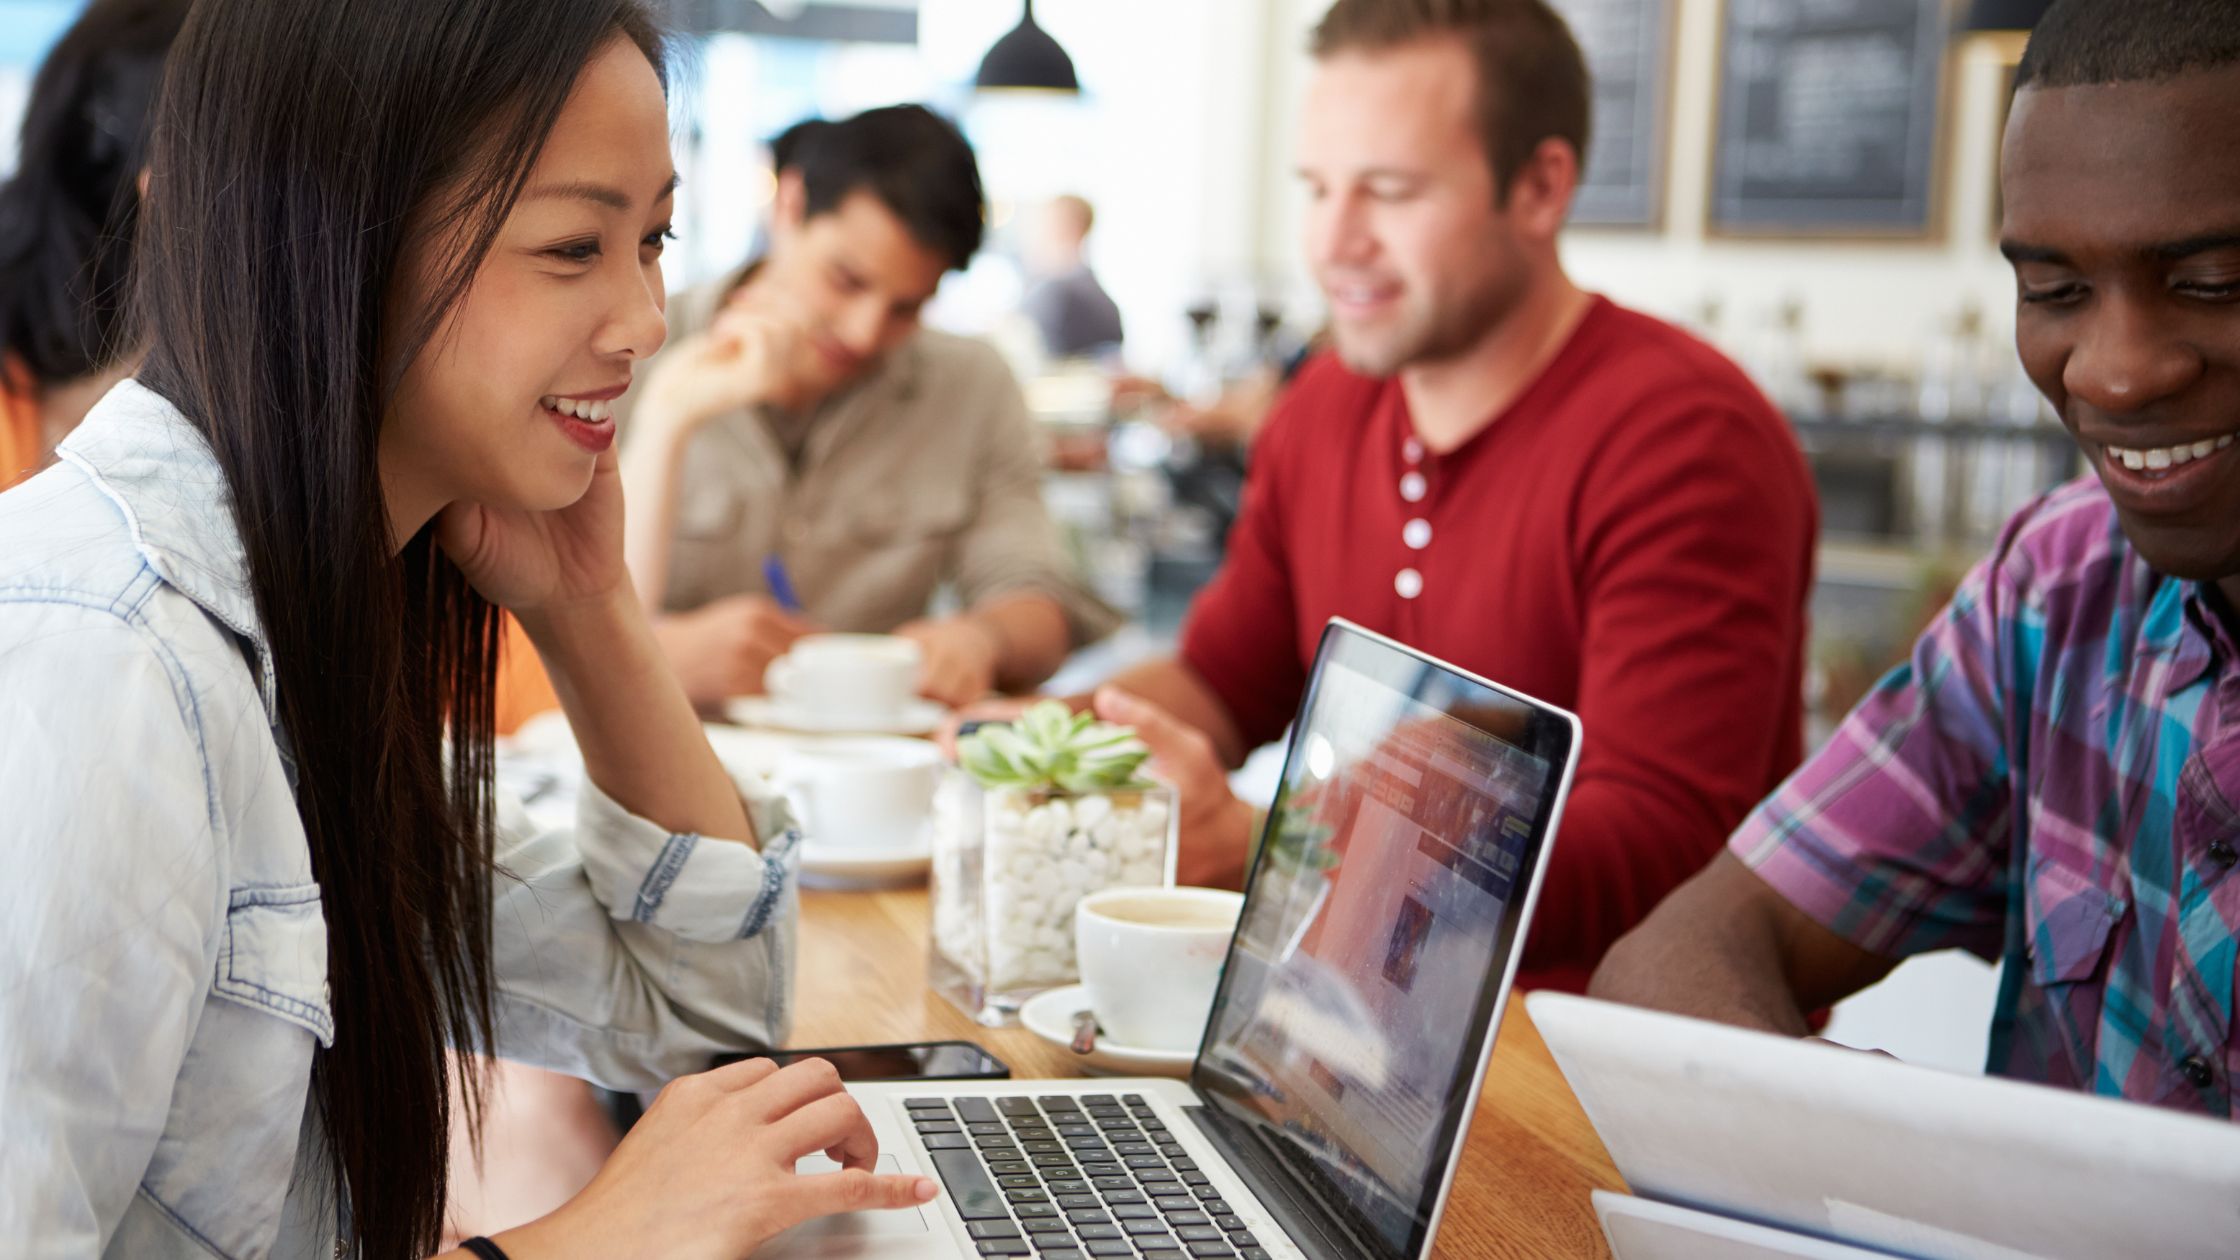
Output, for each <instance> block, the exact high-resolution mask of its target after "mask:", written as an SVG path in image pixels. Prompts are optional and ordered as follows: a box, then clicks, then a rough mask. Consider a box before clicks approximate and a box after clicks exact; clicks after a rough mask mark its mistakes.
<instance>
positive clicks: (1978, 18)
mask: <svg viewBox="0 0 2240 1260" xmlns="http://www.w3.org/2000/svg"><path fill="white" fill-rule="evenodd" d="M2052 7H2053V0H1968V12H1967V16H1965V17H1963V18H1961V19H1960V29H1961V30H1963V31H2028V30H2031V29H2033V28H2035V27H2036V26H2037V25H2038V19H2039V18H2042V17H2044V16H2045V15H2046V10H2047V9H2050V8H2052Z"/></svg>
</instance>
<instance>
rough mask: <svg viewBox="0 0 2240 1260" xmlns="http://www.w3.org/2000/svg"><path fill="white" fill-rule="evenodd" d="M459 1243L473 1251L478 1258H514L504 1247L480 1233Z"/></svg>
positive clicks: (507, 1259) (478, 1259)
mask: <svg viewBox="0 0 2240 1260" xmlns="http://www.w3.org/2000/svg"><path fill="white" fill-rule="evenodd" d="M459 1245H460V1246H462V1247H464V1248H466V1249H467V1250H469V1251H471V1252H473V1253H474V1254H475V1257H476V1260H513V1258H512V1257H511V1256H508V1255H507V1254H506V1253H505V1249H504V1248H502V1247H500V1246H499V1245H498V1244H496V1243H494V1242H491V1241H490V1240H489V1239H487V1238H484V1237H482V1236H480V1235H476V1236H475V1237H473V1238H469V1239H468V1240H466V1241H465V1242H463V1243H460V1244H459Z"/></svg>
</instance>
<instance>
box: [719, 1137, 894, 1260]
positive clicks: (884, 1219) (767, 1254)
mask: <svg viewBox="0 0 2240 1260" xmlns="http://www.w3.org/2000/svg"><path fill="white" fill-rule="evenodd" d="M839 1169H840V1165H838V1164H835V1163H833V1162H832V1161H831V1160H829V1159H826V1158H825V1157H824V1156H822V1155H811V1156H809V1157H808V1158H807V1159H804V1160H802V1161H801V1162H800V1163H798V1164H796V1165H794V1171H795V1172H797V1173H800V1174H802V1175H803V1176H809V1175H812V1174H815V1173H828V1172H838V1171H839ZM878 1171H879V1172H882V1173H907V1172H911V1171H913V1170H912V1169H911V1168H909V1167H908V1166H906V1165H904V1164H903V1162H902V1160H901V1158H900V1157H898V1156H895V1155H881V1156H880V1157H879V1166H878ZM932 1232H933V1222H932V1221H931V1220H930V1219H928V1217H927V1214H926V1209H925V1208H924V1207H923V1206H920V1207H908V1208H897V1209H895V1210H893V1211H891V1212H843V1213H841V1214H840V1215H838V1216H826V1217H820V1218H818V1219H817V1220H813V1221H805V1222H803V1223H801V1224H799V1225H796V1226H794V1227H793V1228H792V1229H789V1230H787V1231H786V1232H784V1233H782V1234H780V1235H778V1236H777V1237H776V1238H773V1239H771V1240H770V1241H769V1242H767V1243H764V1244H763V1245H762V1246H761V1247H759V1248H757V1249H756V1250H755V1253H754V1254H755V1260H843V1258H846V1260H853V1258H854V1257H858V1256H861V1257H864V1258H865V1260H875V1258H878V1257H885V1256H922V1255H925V1254H927V1253H926V1249H925V1247H924V1245H923V1243H922V1241H921V1242H919V1243H917V1244H915V1245H913V1243H912V1242H911V1240H912V1239H918V1240H923V1239H924V1238H925V1236H926V1235H927V1234H930V1233H932Z"/></svg>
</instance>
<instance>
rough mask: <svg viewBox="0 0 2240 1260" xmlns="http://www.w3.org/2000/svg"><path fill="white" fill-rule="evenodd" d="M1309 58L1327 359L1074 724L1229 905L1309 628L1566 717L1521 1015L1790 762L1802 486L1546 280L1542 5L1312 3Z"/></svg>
mask: <svg viewBox="0 0 2240 1260" xmlns="http://www.w3.org/2000/svg"><path fill="white" fill-rule="evenodd" d="M1313 52H1314V56H1315V62H1316V64H1315V69H1314V74H1313V77H1312V79H1311V81H1310V84H1309V87H1308V92H1307V97H1306V103H1305V108H1304V110H1303V112H1302V115H1301V122H1300V125H1301V139H1300V144H1299V172H1300V175H1301V177H1302V179H1303V181H1304V182H1305V184H1306V187H1307V192H1308V195H1309V198H1310V202H1309V207H1308V210H1307V224H1306V234H1305V235H1306V240H1307V249H1308V255H1309V261H1310V263H1311V264H1312V266H1313V268H1314V271H1315V275H1316V279H1317V281H1318V283H1319V284H1320V286H1321V288H1322V291H1323V295H1324V297H1325V299H1326V300H1327V301H1328V304H1329V310H1330V333H1331V338H1332V344H1333V347H1334V351H1335V353H1332V354H1324V355H1320V356H1317V357H1316V358H1314V359H1313V360H1312V361H1311V362H1309V363H1308V364H1307V365H1306V367H1305V368H1304V369H1303V370H1302V371H1301V372H1300V374H1299V376H1298V379H1297V380H1296V381H1294V382H1293V383H1292V384H1291V386H1290V387H1289V389H1288V390H1286V391H1285V392H1284V393H1283V395H1282V396H1281V398H1280V399H1279V400H1278V401H1277V402H1276V403H1275V405H1274V407H1273V409H1272V411H1271V412H1270V413H1269V415H1268V418H1267V420H1266V422H1265V423H1264V424H1263V425H1261V426H1260V428H1259V431H1258V434H1257V436H1256V437H1255V439H1254V441H1253V448H1252V465H1251V475H1250V479H1249V481H1248V483H1247V486H1246V490H1245V497H1244V506H1243V511H1242V514H1241V515H1240V516H1239V518H1238V520H1237V523H1236V526H1235V527H1234V528H1233V529H1232V530H1231V531H1230V534H1229V545H1228V551H1227V555H1226V557H1225V558H1224V561H1223V564H1222V568H1221V571H1220V572H1219V573H1218V574H1217V575H1216V576H1215V577H1214V579H1213V581H1212V582H1211V583H1210V584H1209V585H1208V586H1207V587H1206V589H1205V590H1204V591H1202V592H1201V593H1200V594H1199V596H1198V598H1197V600H1196V601H1195V602H1194V603H1193V605H1192V607H1191V610H1190V615H1189V618H1188V620H1187V621H1186V622H1185V624H1184V627H1183V635H1182V644H1181V651H1180V652H1179V654H1178V655H1176V656H1173V657H1170V658H1167V659H1163V660H1156V661H1152V662H1148V663H1146V664H1143V665H1141V666H1138V667H1136V668H1134V669H1131V670H1129V671H1127V672H1125V673H1123V674H1121V675H1120V676H1119V677H1118V678H1117V679H1116V680H1115V683H1116V685H1113V686H1108V687H1106V688H1104V689H1103V690H1101V691H1100V692H1099V693H1098V695H1097V696H1096V697H1095V704H1096V708H1097V709H1098V711H1099V713H1100V714H1101V715H1103V716H1105V717H1107V718H1108V719H1110V720H1113V721H1116V722H1120V723H1123V724H1126V725H1131V726H1135V727H1137V728H1138V729H1139V730H1140V731H1142V732H1143V734H1144V736H1145V738H1146V740H1147V741H1148V742H1149V743H1151V745H1152V747H1153V749H1154V754H1155V759H1156V760H1155V768H1156V769H1157V770H1158V771H1159V772H1160V773H1162V774H1163V775H1164V776H1165V777H1167V778H1168V779H1169V780H1171V781H1172V782H1174V783H1175V784H1176V785H1177V787H1178V788H1179V790H1180V793H1181V798H1182V805H1181V811H1182V827H1183V841H1182V846H1183V847H1182V878H1183V880H1184V882H1188V883H1208V882H1222V883H1234V882H1236V881H1237V880H1239V879H1240V878H1241V877H1242V874H1243V871H1244V868H1245V864H1246V862H1247V861H1248V859H1249V856H1250V852H1251V843H1252V839H1253V837H1254V835H1255V834H1256V833H1257V820H1256V813H1255V811H1254V810H1253V809H1252V808H1251V807H1250V806H1249V805H1247V804H1246V803H1244V802H1242V801H1240V800H1239V799H1238V798H1237V797H1236V796H1235V795H1234V794H1232V792H1231V791H1230V788H1229V783H1228V779H1227V774H1226V771H1227V769H1228V768H1229V767H1233V766H1236V765H1239V764H1241V763H1242V762H1243V760H1244V758H1245V756H1246V754H1248V753H1249V752H1251V750H1252V749H1254V748H1256V747H1258V746H1260V745H1262V744H1265V743H1268V742H1270V741H1272V740H1274V739H1276V738H1277V737H1279V736H1280V735H1281V734H1282V733H1283V730H1284V727H1285V725H1286V724H1287V723H1288V722H1289V721H1290V718H1291V716H1292V714H1293V713H1294V712H1295V711H1296V710H1297V707H1298V704H1299V700H1300V696H1301V694H1302V692H1303V690H1304V688H1305V685H1306V679H1307V671H1308V667H1309V665H1310V664H1311V661H1312V658H1313V653H1314V651H1315V648H1316V645H1317V643H1318V642H1319V640H1320V637H1321V634H1322V629H1323V626H1324V625H1325V623H1326V622H1327V621H1328V620H1329V618H1331V617H1333V616H1343V617H1346V618H1349V619H1351V620H1353V621H1356V622H1359V623H1361V624H1363V625H1366V626H1368V627H1369V628H1371V629H1373V630H1376V631H1379V632H1382V633H1384V634H1388V635H1391V636H1392V637H1394V638H1397V639H1399V640H1401V641H1402V642H1405V643H1408V644H1411V645H1413V646H1415V647H1418V648H1421V649H1423V650H1425V651H1428V652H1431V653H1433V654H1435V655H1437V656H1439V657H1442V658H1444V659H1447V660H1450V661H1454V662H1456V663H1457V664H1459V665H1461V666H1463V667H1464V668H1466V669H1469V670H1472V671H1474V672H1476V673H1479V674H1482V675H1484V676H1485V677H1488V678H1491V679H1494V680H1495V681H1497V682H1500V683H1502V684H1504V685H1507V686H1511V687H1515V688H1517V689H1519V690H1522V691H1525V692H1527V693H1530V694H1532V695H1535V696H1538V697H1541V698H1542V699H1545V700H1548V701H1550V702H1553V703H1555V704H1559V705H1562V706H1564V707H1566V708H1570V709H1573V710H1575V711H1576V712H1578V714H1579V715H1580V717H1581V719H1582V720H1583V723H1584V726H1585V736H1584V739H1583V742H1582V744H1581V746H1580V759H1579V768H1578V772H1577V780H1576V783H1575V785H1574V787H1573V789H1572V793H1571V799H1570V806H1569V809H1568V811H1567V812H1566V813H1565V815H1564V821H1563V838H1562V843H1560V844H1559V845H1557V846H1556V849H1555V856H1554V858H1553V864H1552V865H1551V866H1550V867H1549V871H1548V877H1547V887H1546V890H1545V892H1544V894H1543V896H1542V901H1541V906H1542V909H1541V911H1540V915H1539V917H1538V919H1537V920H1536V921H1535V923H1534V926H1533V931H1532V936H1531V939H1530V940H1528V941H1527V942H1526V944H1525V956H1524V961H1523V971H1522V973H1521V976H1520V981H1519V982H1520V983H1522V984H1525V985H1528V986H1551V987H1560V988H1566V989H1573V990H1577V989H1582V988H1584V987H1585V985H1586V982H1587V979H1588V976H1589V975H1590V974H1591V972H1592V970H1593V967H1594V965H1595V963H1596V961H1597V960H1599V959H1600V958H1601V957H1602V954H1603V951H1605V950H1606V949H1608V948H1609V946H1610V944H1611V942H1612V941H1614V940H1616V939H1617V938H1618V936H1619V935H1621V934H1622V933H1624V932H1625V931H1626V930H1627V929H1628V928H1630V927H1632V926H1633V925H1634V924H1636V923H1638V922H1640V921H1641V919H1642V917H1643V916H1645V915H1646V914H1647V913H1648V912H1649V910H1650V909H1651V907H1653V906H1655V905H1656V903H1657V902H1658V900H1659V899H1661V898H1662V897H1663V896H1664V895H1665V894H1666V893H1668V892H1670V891H1671V890H1672V889H1673V888H1674V887H1676V886H1678V885H1679V884H1680V883H1681V882H1682V881H1684V880H1686V879H1687V878H1688V877H1689V876H1691V875H1693V874H1694V873H1695V872H1696V871H1697V870H1699V869H1701V868H1702V866H1703V865H1704V864H1705V863H1706V862H1707V861H1709V860H1710V859H1711V857H1712V855H1713V854H1715V853H1717V852H1718V849H1719V845H1720V842H1721V841H1722V840H1723V839H1724V838H1725V836H1726V835H1727V833H1728V831H1729V830H1731V829H1732V828H1733V826H1734V825H1735V824H1736V823H1737V822H1739V821H1740V820H1741V818H1742V816H1743V815H1744V813H1746V812H1747V811H1748V810H1749V808H1750V807H1751V806H1752V805H1754V804H1755V803H1756V802H1757V801H1758V800H1759V798H1761V797H1763V796H1764V795H1765V793H1766V792H1767V791H1769V790H1771V789H1772V787H1773V786H1774V785H1775V784H1777V783H1779V782H1780V781H1781V778H1782V776H1783V775H1784V774H1786V773H1787V772H1788V771H1789V770H1790V769H1791V768H1792V767H1794V766H1795V765H1796V764H1797V762H1798V760H1799V758H1800V757H1801V756H1802V752H1803V739H1804V713H1803V673H1804V631H1805V621H1804V611H1805V600H1806V597H1807V596H1808V594H1809V592H1810V590H1811V585H1812V559H1813V548H1814V541H1815V534H1816V529H1817V526H1816V516H1817V511H1816V507H1815V504H1814V500H1813V495H1812V487H1811V481H1810V478H1809V476H1808V474H1807V472H1806V468H1805V463H1804V458H1803V455H1802V453H1801V452H1800V451H1799V450H1798V448H1797V444H1796V439H1795V437H1794V436H1793V435H1792V434H1791V432H1790V429H1789V425H1788V423H1787V422H1786V421H1785V420H1784V419H1783V418H1782V417H1781V416H1780V415H1779V414H1778V413H1777V412H1776V411H1775V410H1774V409H1773V407H1772V406H1771V404H1769V403H1768V402H1767V401H1766V399H1765V398H1764V397H1763V395H1761V394H1760V393H1759V392H1758V390H1757V389H1756V388H1755V387H1753V386H1752V385H1751V384H1750V382H1749V380H1748V379H1747V378H1746V377H1745V376H1744V375H1743V373H1742V372H1741V370H1740V369H1738V368H1736V367H1735V366H1734V364H1732V363H1730V362H1728V361H1727V360H1726V359H1725V358H1723V357H1721V356H1720V355H1719V353H1718V352H1717V351H1715V350H1713V349H1711V348H1710V347H1709V346H1706V345H1704V344H1703V343H1701V342H1699V341H1697V340H1695V339H1694V338H1692V337H1690V336H1688V335H1687V334H1686V333H1684V332H1682V331H1680V330H1679V329H1676V328H1673V327H1671V326H1670V325H1667V324H1664V323H1662V322H1659V321H1657V320H1654V319H1651V318H1649V317H1647V316H1645V315H1641V314H1638V313H1636V312H1633V311H1629V310H1626V309H1624V308H1622V307H1620V306H1618V305H1616V304H1615V303H1612V302H1610V301H1608V300H1607V299H1605V298H1601V297H1598V296H1595V295H1592V294H1589V293H1585V292H1583V291H1581V290H1580V289H1579V288H1578V287H1577V286H1576V285H1574V284H1573V283H1572V282H1571V280H1570V279H1569V278H1568V277H1567V276H1566V275H1565V274H1564V271H1563V267H1562V263H1561V260H1560V258H1559V256H1558V252H1557V248H1556V245H1557V236H1558V234H1559V232H1560V230H1561V229H1562V227H1563V224H1564V220H1565V217H1566V216H1567V214H1568V213H1569V210H1570V205H1571V198H1572V193H1573V191H1574V190H1575V189H1576V187H1577V184H1578V179H1579V173H1580V172H1579V163H1580V155H1581V154H1582V153H1584V152H1585V151H1586V144H1587V132H1588V122H1589V118H1588V115H1589V105H1590V100H1591V94H1590V84H1589V81H1588V77H1587V72H1586V68H1585V65H1584V62H1583V59H1582V57H1581V55H1580V52H1579V48H1578V45H1577V44H1576V43H1575V42H1574V41H1573V39H1572V37H1571V33H1570V31H1569V29H1568V28H1567V27H1566V26H1565V25H1564V23H1563V20H1562V19H1561V18H1560V17H1559V16H1557V15H1556V14H1555V13H1554V12H1553V11H1552V10H1551V9H1550V8H1549V7H1548V6H1547V5H1546V4H1545V3H1543V0H1338V2H1337V3H1336V4H1334V5H1332V6H1331V8H1330V9H1329V11H1328V12H1327V14H1325V16H1324V17H1323V19H1322V21H1321V24H1320V25H1319V26H1318V27H1317V29H1316V31H1315V35H1314V40H1313Z"/></svg>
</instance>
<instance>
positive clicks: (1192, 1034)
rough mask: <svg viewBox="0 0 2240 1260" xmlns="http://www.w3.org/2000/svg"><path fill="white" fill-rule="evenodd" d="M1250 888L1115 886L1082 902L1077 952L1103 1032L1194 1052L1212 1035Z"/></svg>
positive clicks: (1135, 1044) (1124, 1040) (1149, 1046)
mask: <svg viewBox="0 0 2240 1260" xmlns="http://www.w3.org/2000/svg"><path fill="white" fill-rule="evenodd" d="M1243 909H1244V894H1243V893H1235V892H1226V891H1223V890H1221V889H1218V888H1108V889H1105V890H1104V891H1103V892H1098V893H1091V894H1090V895H1089V896H1086V897H1083V898H1082V899H1081V904H1080V905H1079V906H1077V907H1075V909H1074V913H1073V935H1074V952H1075V955H1076V957H1077V959H1078V961H1079V964H1080V969H1081V984H1082V987H1083V988H1085V989H1087V990H1088V994H1089V1008H1090V1010H1092V1011H1094V1012H1095V1014H1096V1017H1097V1026H1098V1027H1099V1028H1101V1029H1102V1030H1103V1034H1102V1035H1103V1037H1104V1038H1105V1039H1106V1040H1107V1041H1109V1042H1112V1043H1114V1044H1116V1045H1121V1046H1126V1047H1128V1048H1130V1049H1135V1050H1165V1051H1176V1052H1187V1051H1192V1050H1196V1049H1197V1048H1198V1042H1199V1041H1200V1040H1201V1039H1202V1038H1203V1037H1204V1035H1205V1027H1206V1016H1207V1015H1208V1014H1210V1013H1211V1012H1212V1010H1213V993H1214V990H1215V989H1216V988H1217V987H1219V985H1220V983H1221V963H1222V960H1223V959H1225V958H1227V957H1228V955H1229V938H1230V937H1231V936H1232V935H1234V934H1235V932H1236V930H1237V915H1238V914H1239V913H1240V912H1241V911H1242V910H1243Z"/></svg>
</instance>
